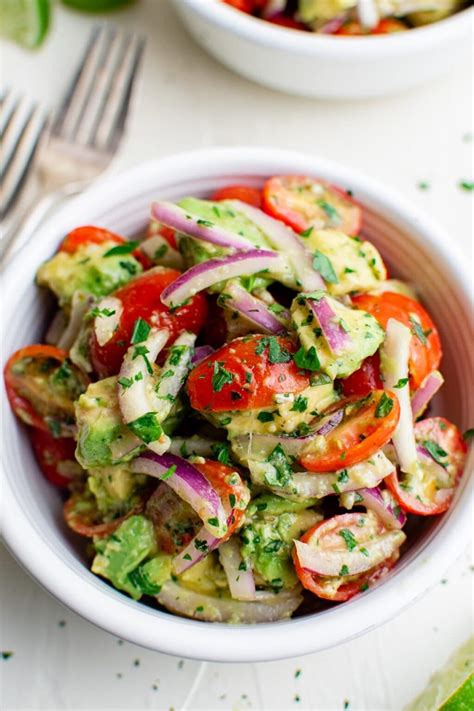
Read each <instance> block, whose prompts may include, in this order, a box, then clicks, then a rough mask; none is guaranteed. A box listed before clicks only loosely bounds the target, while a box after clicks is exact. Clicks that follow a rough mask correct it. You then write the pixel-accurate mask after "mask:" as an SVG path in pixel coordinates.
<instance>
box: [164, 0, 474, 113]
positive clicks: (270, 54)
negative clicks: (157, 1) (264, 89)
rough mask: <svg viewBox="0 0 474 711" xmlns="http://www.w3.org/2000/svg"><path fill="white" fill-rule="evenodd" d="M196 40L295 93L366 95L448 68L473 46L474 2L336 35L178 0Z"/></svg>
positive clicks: (213, 0)
mask: <svg viewBox="0 0 474 711" xmlns="http://www.w3.org/2000/svg"><path fill="white" fill-rule="evenodd" d="M173 5H174V7H175V8H176V11H177V12H178V14H179V16H180V17H181V19H182V20H183V22H184V24H185V25H186V27H187V29H188V30H189V32H190V33H191V34H192V35H193V37H194V38H195V40H196V41H197V42H198V43H199V44H200V45H202V47H204V49H206V50H207V51H208V52H209V53H210V54H212V55H213V56H214V57H216V59H218V60H219V61H221V62H222V63H223V64H225V65H226V66H228V67H230V68H231V69H234V70H235V71H236V72H238V73H239V74H242V75H243V76H244V77H247V79H252V80H253V81H256V82H258V83H259V84H264V85H265V86H269V87H270V88H272V89H279V90H280V91H286V92H288V93H290V94H300V95H302V96H317V97H320V98H325V99H363V98H366V97H371V96H383V95H385V94H390V93H393V92H397V91H401V90H403V89H408V88H410V87H414V86H418V85H419V84H422V83H424V82H425V81H428V80H429V79H432V78H434V77H436V76H439V75H441V74H447V73H448V72H449V71H451V70H452V69H453V68H454V67H455V66H456V65H458V64H459V63H460V62H461V61H462V60H463V58H464V59H465V60H467V61H469V51H470V48H471V47H472V22H473V11H472V9H467V10H463V11H462V12H458V13H457V14H455V15H453V16H452V17H449V18H447V19H445V20H441V21H439V22H435V23H433V24H432V25H427V26H425V27H419V28H416V29H412V30H409V31H408V32H400V33H396V34H392V35H381V36H372V37H332V36H331V35H327V36H323V35H315V34H313V33H307V32H301V31H300V30H291V29H287V28H282V27H278V26H276V25H272V24H271V23H269V22H266V21H264V20H260V19H258V18H255V17H252V16H251V15H247V14H246V13H244V12H241V11H240V10H236V9H235V8H233V7H231V6H230V5H227V4H225V3H223V2H222V1H221V0H173Z"/></svg>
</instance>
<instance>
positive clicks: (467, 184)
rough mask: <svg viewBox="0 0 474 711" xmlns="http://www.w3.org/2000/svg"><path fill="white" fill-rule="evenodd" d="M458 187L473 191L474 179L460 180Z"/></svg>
mask: <svg viewBox="0 0 474 711" xmlns="http://www.w3.org/2000/svg"><path fill="white" fill-rule="evenodd" d="M458 187H459V188H461V190H467V191H469V192H470V191H472V190H474V181H473V180H460V181H459V183H458Z"/></svg>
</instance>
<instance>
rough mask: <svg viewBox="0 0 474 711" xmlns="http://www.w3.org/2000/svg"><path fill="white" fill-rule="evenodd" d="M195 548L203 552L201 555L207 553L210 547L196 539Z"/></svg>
mask: <svg viewBox="0 0 474 711" xmlns="http://www.w3.org/2000/svg"><path fill="white" fill-rule="evenodd" d="M194 547H195V548H196V549H197V550H198V551H201V553H207V551H208V548H209V546H208V545H207V543H206V541H204V540H200V539H199V538H196V539H195V541H194Z"/></svg>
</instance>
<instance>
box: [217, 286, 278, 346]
mask: <svg viewBox="0 0 474 711" xmlns="http://www.w3.org/2000/svg"><path fill="white" fill-rule="evenodd" d="M223 296H225V297H229V298H226V299H225V302H224V306H225V308H231V309H234V310H235V311H238V312H239V313H240V314H242V316H245V318H246V319H248V320H249V321H251V322H252V323H253V324H254V325H255V328H256V329H257V330H258V332H260V333H272V334H276V333H282V331H285V330H286V329H285V326H284V324H282V323H281V321H279V320H278V318H277V317H276V316H274V315H273V314H272V313H271V312H270V311H269V310H268V307H267V305H266V304H265V303H264V302H263V301H261V300H260V299H257V297H256V296H253V295H252V294H250V293H249V292H248V291H247V290H246V289H244V288H243V287H242V286H240V284H238V283H237V282H235V281H230V282H229V283H228V284H227V285H226V288H225V292H224V294H223Z"/></svg>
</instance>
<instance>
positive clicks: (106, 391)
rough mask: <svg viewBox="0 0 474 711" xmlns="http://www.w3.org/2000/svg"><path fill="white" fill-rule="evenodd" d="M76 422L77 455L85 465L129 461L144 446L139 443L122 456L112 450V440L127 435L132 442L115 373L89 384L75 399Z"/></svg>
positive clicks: (117, 441) (124, 437) (87, 467)
mask: <svg viewBox="0 0 474 711" xmlns="http://www.w3.org/2000/svg"><path fill="white" fill-rule="evenodd" d="M76 424H77V430H78V432H77V448H76V457H77V460H78V461H79V462H80V463H81V464H82V466H83V467H84V468H85V469H90V468H91V467H102V466H108V465H111V464H118V463H119V462H123V461H128V460H130V459H132V458H133V457H135V456H137V454H138V453H139V452H140V451H141V449H142V448H143V447H142V446H141V445H138V446H137V447H135V448H133V449H131V451H128V452H127V454H126V455H122V456H119V457H114V455H113V453H112V449H111V445H112V444H113V443H116V444H117V445H119V444H120V441H121V440H125V439H126V438H127V439H131V441H132V442H133V440H132V435H131V432H130V430H129V429H128V428H127V426H126V425H125V424H124V423H123V421H122V416H121V414H120V408H119V404H118V398H117V378H116V377H115V376H112V377H111V378H105V379H104V380H98V381H97V382H96V383H91V384H90V385H89V387H88V388H87V390H86V392H85V393H83V394H82V395H81V397H80V398H79V400H78V401H77V402H76ZM143 446H144V445H143ZM124 449H125V450H126V449H127V448H126V447H125V448H124Z"/></svg>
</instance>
